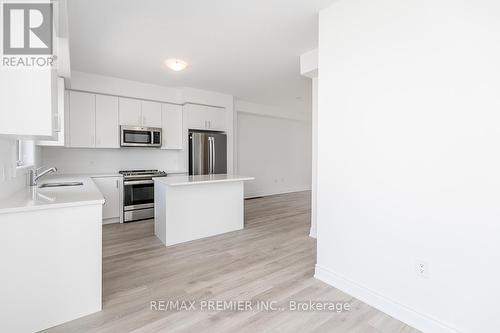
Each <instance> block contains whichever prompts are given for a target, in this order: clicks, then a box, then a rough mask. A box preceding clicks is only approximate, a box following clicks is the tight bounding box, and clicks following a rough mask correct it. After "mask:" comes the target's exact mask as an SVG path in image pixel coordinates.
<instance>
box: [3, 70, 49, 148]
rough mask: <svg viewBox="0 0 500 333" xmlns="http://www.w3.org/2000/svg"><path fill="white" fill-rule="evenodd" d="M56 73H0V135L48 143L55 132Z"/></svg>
mask: <svg viewBox="0 0 500 333" xmlns="http://www.w3.org/2000/svg"><path fill="white" fill-rule="evenodd" d="M57 91H58V89H57V70H56V69H32V70H24V69H22V70H16V69H11V70H9V69H4V70H2V71H1V74H0V135H8V136H13V137H31V138H39V139H52V138H53V137H54V134H55V131H56V130H57V122H58V119H57Z"/></svg>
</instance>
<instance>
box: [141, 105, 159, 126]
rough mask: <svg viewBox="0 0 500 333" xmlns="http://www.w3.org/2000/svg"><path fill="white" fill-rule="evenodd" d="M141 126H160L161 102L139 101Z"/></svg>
mask: <svg viewBox="0 0 500 333" xmlns="http://www.w3.org/2000/svg"><path fill="white" fill-rule="evenodd" d="M141 106H142V126H145V127H161V125H162V122H161V104H160V103H156V102H149V101H141Z"/></svg>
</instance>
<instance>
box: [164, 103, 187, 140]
mask: <svg viewBox="0 0 500 333" xmlns="http://www.w3.org/2000/svg"><path fill="white" fill-rule="evenodd" d="M161 111H162V115H161V119H162V136H163V142H162V146H161V148H162V149H182V148H183V147H182V139H183V138H182V131H183V127H182V106H181V105H175V104H162V108H161Z"/></svg>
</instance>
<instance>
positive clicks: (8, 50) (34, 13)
mask: <svg viewBox="0 0 500 333" xmlns="http://www.w3.org/2000/svg"><path fill="white" fill-rule="evenodd" d="M52 41H53V38H52V4H51V3H4V4H3V54H4V55H21V54H22V55H28V54H46V55H50V54H52Z"/></svg>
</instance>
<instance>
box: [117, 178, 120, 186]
mask: <svg viewBox="0 0 500 333" xmlns="http://www.w3.org/2000/svg"><path fill="white" fill-rule="evenodd" d="M116 188H120V184H119V183H118V179H117V180H116Z"/></svg>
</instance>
